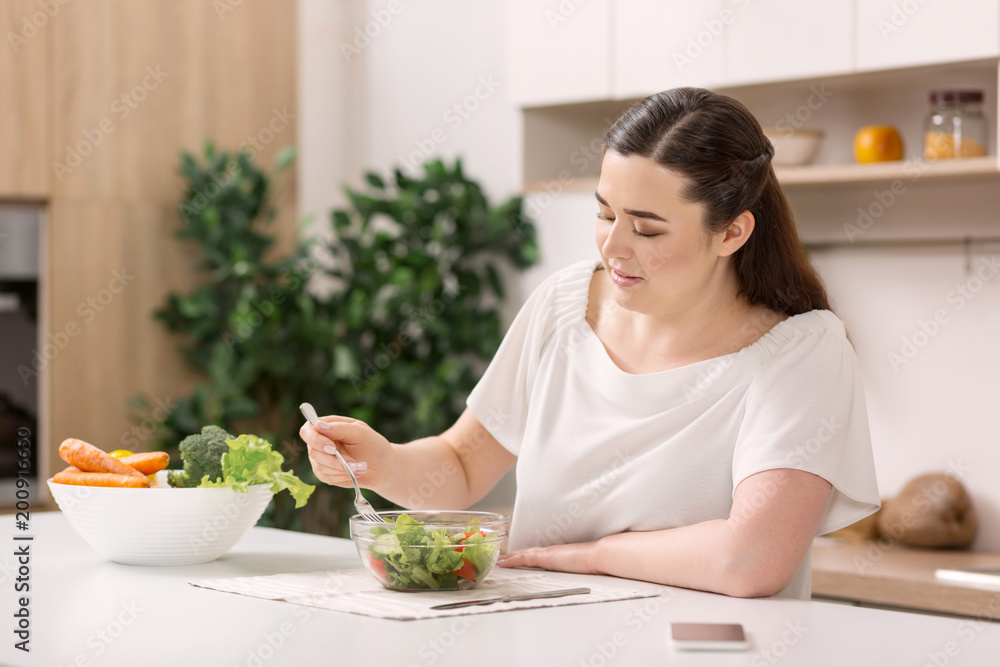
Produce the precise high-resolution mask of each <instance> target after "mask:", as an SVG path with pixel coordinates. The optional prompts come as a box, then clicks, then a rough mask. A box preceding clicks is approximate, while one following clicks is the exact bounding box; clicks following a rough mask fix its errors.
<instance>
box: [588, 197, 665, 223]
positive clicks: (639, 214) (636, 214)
mask: <svg viewBox="0 0 1000 667" xmlns="http://www.w3.org/2000/svg"><path fill="white" fill-rule="evenodd" d="M594 197H596V198H597V201H598V202H600V203H601V204H603V205H604V206H607V207H608V208H611V204H609V203H608V202H607V200H605V199H604V197H602V196H601V195H600V193H598V192H595V193H594ZM625 214H626V215H631V216H632V217H633V218H644V219H646V220H659V221H660V222H667V219H666V218H664V217H662V216H660V215H657V214H656V213H653V212H652V211H636V210H634V209H631V208H627V209H625Z"/></svg>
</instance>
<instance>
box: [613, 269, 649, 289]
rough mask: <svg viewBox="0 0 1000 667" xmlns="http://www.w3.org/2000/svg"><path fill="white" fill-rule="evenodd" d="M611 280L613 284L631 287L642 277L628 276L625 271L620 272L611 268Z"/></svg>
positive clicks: (640, 280) (639, 281)
mask: <svg viewBox="0 0 1000 667" xmlns="http://www.w3.org/2000/svg"><path fill="white" fill-rule="evenodd" d="M611 280H612V282H614V284H615V285H618V286H619V287H632V286H634V285H638V284H639V283H641V282H642V278H638V277H636V276H630V275H628V274H627V273H622V272H621V271H619V270H617V269H611Z"/></svg>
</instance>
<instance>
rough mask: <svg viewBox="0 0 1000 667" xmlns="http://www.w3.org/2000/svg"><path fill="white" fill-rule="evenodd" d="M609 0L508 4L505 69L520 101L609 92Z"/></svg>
mask: <svg viewBox="0 0 1000 667" xmlns="http://www.w3.org/2000/svg"><path fill="white" fill-rule="evenodd" d="M610 14H611V2H610V0H588V2H583V3H581V2H573V1H572V0H562V1H561V2H559V3H558V4H556V3H539V2H535V1H534V0H511V1H510V2H508V3H507V27H506V35H507V71H508V77H509V79H510V89H509V94H510V98H511V100H512V101H513V102H514V103H516V104H518V105H519V106H525V107H530V106H539V105H544V104H562V103H567V102H582V101H586V100H596V99H605V98H608V97H610V96H611V50H610V47H611V33H612V29H611V18H610Z"/></svg>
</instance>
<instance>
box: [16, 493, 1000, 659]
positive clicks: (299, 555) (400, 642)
mask: <svg viewBox="0 0 1000 667" xmlns="http://www.w3.org/2000/svg"><path fill="white" fill-rule="evenodd" d="M13 519H14V517H13V516H9V515H5V516H0V522H4V523H6V524H7V525H6V526H5V528H4V530H2V531H0V535H4V537H5V539H6V540H7V545H14V544H17V543H15V542H14V541H13V536H14V533H15V531H14V527H13V523H14V521H13ZM31 533H32V534H34V535H35V539H34V541H33V542H31V575H30V576H31V593H30V595H31V602H30V611H31V648H32V652H31V653H30V654H24V653H22V652H20V651H16V650H15V649H14V648H13V644H14V642H15V641H16V637H14V635H13V634H12V632H11V630H10V628H11V627H12V625H13V624H12V622H11V618H12V614H13V611H14V609H15V605H16V599H15V597H16V595H19V594H16V593H15V592H14V583H15V577H16V576H17V573H16V570H17V566H16V564H15V562H14V558H13V556H12V553H13V550H14V547H13V546H4V547H2V550H0V554H4V555H3V556H0V568H2V570H0V580H2V583H0V590H2V591H3V594H2V610H0V613H2V614H3V618H4V619H5V622H4V623H3V624H2V627H3V632H2V637H3V645H2V648H0V664H2V665H5V666H6V665H38V666H43V667H63V666H65V665H102V666H103V665H112V666H119V665H121V666H124V665H142V666H143V667H154V666H159V665H170V666H172V667H176V666H181V667H230V666H236V665H240V666H249V667H271V666H275V665H294V666H296V667H298V666H300V665H303V666H304V665H377V666H378V667H396V666H400V667H407V666H409V665H461V666H462V667H485V666H489V665H549V666H552V667H562V666H563V665H565V666H570V667H577V666H590V667H604V666H606V665H612V664H613V665H750V666H752V667H757V666H758V665H763V666H770V665H776V664H781V665H788V666H799V665H808V666H810V667H813V666H822V665H831V666H836V667H844V666H845V665H850V666H851V667H858V666H864V665H879V666H883V665H892V666H894V665H912V666H914V667H920V666H922V665H925V664H929V665H937V666H941V665H949V666H953V665H970V666H973V665H974V666H976V667H981V666H987V665H998V664H1000V624H997V623H980V622H977V621H972V620H962V619H955V618H946V617H937V616H923V615H917V614H909V613H903V612H890V611H882V610H875V609H862V608H857V607H850V606H846V605H839V604H833V603H826V602H800V601H793V600H777V599H761V600H740V599H734V598H727V597H724V596H720V595H713V594H710V593H701V592H697V591H689V590H684V589H672V588H667V587H662V588H661V587H657V588H661V590H662V596H661V597H659V598H650V599H645V600H630V601H623V602H614V603H604V604H588V605H577V606H570V607H561V608H551V609H534V610H523V611H517V612H503V613H495V614H483V615H478V616H462V617H458V618H451V619H442V620H433V621H388V620H381V619H375V618H369V617H366V616H357V615H351V614H343V613H337V612H331V611H325V610H320V609H312V608H309V607H302V606H297V605H291V604H288V603H284V602H275V601H268V600H260V599H255V598H249V597H245V596H240V595H233V594H230V593H220V592H217V591H211V590H205V589H201V588H196V587H194V586H189V585H188V584H187V582H188V581H189V580H191V579H198V578H209V577H236V576H252V575H262V574H276V573H279V572H310V571H317V570H331V569H349V568H355V567H359V561H358V558H357V554H356V552H355V550H354V546H353V545H352V544H351V543H350V541H347V540H342V539H337V538H331V537H323V536H318V535H306V534H302V533H293V532H287V531H279V530H274V529H268V528H254V529H252V530H251V531H250V532H249V533H248V534H247V535H246V536H245V537H244V538H243V539H242V540H241V541H240V543H239V544H237V546H236V547H235V548H234V549H233V550H232V551H231V552H229V553H228V554H227V555H225V556H223V557H222V558H220V559H219V560H217V561H215V562H213V563H208V564H205V565H198V566H192V567H136V566H127V565H118V564H115V563H112V562H109V561H107V560H105V559H104V558H102V557H101V556H100V555H98V554H97V553H96V552H94V551H93V550H92V549H91V548H90V547H89V546H88V545H87V544H86V543H85V542H84V541H83V540H82V539H81V538H80V537H79V536H77V534H76V533H75V532H74V531H73V530H72V528H70V526H69V524H68V523H67V522H66V521H65V519H64V518H63V516H62V514H61V513H59V512H47V513H41V514H32V516H31ZM561 576H564V577H565V578H566V580H567V583H573V584H576V585H579V584H586V582H587V581H593V580H595V578H592V577H586V576H581V575H561ZM601 579H603V578H601ZM578 582H579V584H578ZM632 583H634V582H630V584H632ZM635 585H636V586H645V585H651V584H638V583H636V584H635ZM997 596H998V604H1000V592H998V593H997ZM671 621H715V622H736V623H742V624H743V625H744V627H745V628H746V630H747V632H748V634H749V635H750V638H751V640H752V642H753V645H754V647H753V649H752V650H751V651H749V652H744V653H739V654H729V655H727V654H721V653H710V654H682V653H675V652H673V651H672V650H671V648H670V643H669V639H668V637H669V628H670V622H671ZM112 635H114V636H112ZM949 652H950V653H951V654H952V655H949Z"/></svg>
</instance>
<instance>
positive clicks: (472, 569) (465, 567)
mask: <svg viewBox="0 0 1000 667" xmlns="http://www.w3.org/2000/svg"><path fill="white" fill-rule="evenodd" d="M455 574H456V575H457V576H459V577H462V578H463V579H468V580H469V581H475V580H476V566H475V565H473V564H472V563H470V562H469V561H467V560H463V561H462V567H460V568H458V569H457V570H455Z"/></svg>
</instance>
